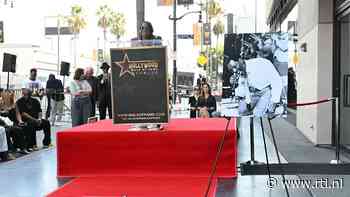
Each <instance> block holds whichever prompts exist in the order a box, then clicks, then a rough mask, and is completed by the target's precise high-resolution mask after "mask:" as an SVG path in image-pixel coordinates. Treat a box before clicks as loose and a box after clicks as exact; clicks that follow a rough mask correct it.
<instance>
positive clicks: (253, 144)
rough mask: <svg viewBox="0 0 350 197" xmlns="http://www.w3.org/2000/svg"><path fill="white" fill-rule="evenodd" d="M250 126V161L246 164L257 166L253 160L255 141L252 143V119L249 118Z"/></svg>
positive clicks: (256, 162)
mask: <svg viewBox="0 0 350 197" xmlns="http://www.w3.org/2000/svg"><path fill="white" fill-rule="evenodd" d="M249 121H250V123H249V125H250V161H247V162H246V163H247V164H251V165H253V164H258V163H260V162H258V161H256V160H255V141H254V117H250V118H249Z"/></svg>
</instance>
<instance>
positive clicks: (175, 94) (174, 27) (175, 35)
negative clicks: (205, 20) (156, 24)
mask: <svg viewBox="0 0 350 197" xmlns="http://www.w3.org/2000/svg"><path fill="white" fill-rule="evenodd" d="M173 2H174V3H173V16H172V17H171V16H169V20H172V21H173V53H174V60H173V92H174V93H173V95H174V99H173V103H174V104H175V103H176V96H177V87H176V86H177V85H176V84H177V80H176V78H177V66H176V58H177V54H176V51H177V32H176V23H177V21H178V20H181V19H182V18H183V17H185V16H186V15H189V14H194V13H199V20H198V22H199V23H201V22H202V11H191V12H186V13H185V14H183V15H181V16H180V17H176V7H177V5H176V1H175V0H174V1H173Z"/></svg>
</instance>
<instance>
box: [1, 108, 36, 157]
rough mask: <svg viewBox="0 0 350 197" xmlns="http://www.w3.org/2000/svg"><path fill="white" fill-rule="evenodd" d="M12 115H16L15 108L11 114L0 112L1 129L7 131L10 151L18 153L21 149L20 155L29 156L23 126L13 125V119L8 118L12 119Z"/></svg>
mask: <svg viewBox="0 0 350 197" xmlns="http://www.w3.org/2000/svg"><path fill="white" fill-rule="evenodd" d="M11 114H15V109H14V108H13V109H11V110H10V112H4V111H2V112H0V129H1V128H4V129H5V132H6V138H7V146H8V151H11V152H17V149H19V150H20V151H19V153H21V154H28V153H29V152H28V151H27V150H26V143H25V135H24V129H23V128H22V127H21V126H18V125H17V126H15V125H13V123H12V122H11V120H10V119H11V118H7V117H10V116H11Z"/></svg>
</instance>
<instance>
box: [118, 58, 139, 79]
mask: <svg viewBox="0 0 350 197" xmlns="http://www.w3.org/2000/svg"><path fill="white" fill-rule="evenodd" d="M115 63H116V64H117V66H119V68H120V73H119V77H122V76H123V75H125V74H127V73H129V74H130V75H132V76H133V77H135V73H133V72H132V71H130V69H129V63H130V60H129V57H128V54H127V53H125V55H124V58H123V61H122V62H115Z"/></svg>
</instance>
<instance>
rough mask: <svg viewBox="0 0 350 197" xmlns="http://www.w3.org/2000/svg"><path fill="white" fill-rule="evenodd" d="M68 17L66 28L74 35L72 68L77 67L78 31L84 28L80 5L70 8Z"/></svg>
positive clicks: (84, 23) (84, 22)
mask: <svg viewBox="0 0 350 197" xmlns="http://www.w3.org/2000/svg"><path fill="white" fill-rule="evenodd" d="M70 14H71V15H70V16H67V17H65V19H66V21H67V23H68V26H69V27H70V28H71V31H72V33H73V35H74V66H75V67H76V66H77V39H78V35H79V33H80V31H81V30H82V29H84V28H85V27H86V21H85V18H84V15H83V9H82V7H81V6H80V5H74V6H72V7H71V12H70Z"/></svg>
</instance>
